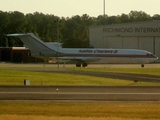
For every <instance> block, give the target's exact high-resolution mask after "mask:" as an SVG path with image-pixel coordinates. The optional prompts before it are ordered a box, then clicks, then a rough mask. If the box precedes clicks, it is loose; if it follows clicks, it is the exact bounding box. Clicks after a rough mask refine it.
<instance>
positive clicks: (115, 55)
mask: <svg viewBox="0 0 160 120" xmlns="http://www.w3.org/2000/svg"><path fill="white" fill-rule="evenodd" d="M66 56H67V57H130V58H156V57H155V56H153V55H152V56H148V55H127V54H126V55H124V54H62V53H60V54H59V57H66Z"/></svg>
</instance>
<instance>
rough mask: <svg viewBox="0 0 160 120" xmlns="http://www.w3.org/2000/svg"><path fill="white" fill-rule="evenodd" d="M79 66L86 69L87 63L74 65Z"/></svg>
mask: <svg viewBox="0 0 160 120" xmlns="http://www.w3.org/2000/svg"><path fill="white" fill-rule="evenodd" d="M81 65H82V66H83V67H86V66H87V63H82V64H81V63H76V67H81Z"/></svg>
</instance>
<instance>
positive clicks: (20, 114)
mask: <svg viewBox="0 0 160 120" xmlns="http://www.w3.org/2000/svg"><path fill="white" fill-rule="evenodd" d="M0 104H1V106H0V120H4V119H5V120H17V119H18V120H25V119H27V120H28V119H30V120H35V119H38V120H47V119H49V120H53V119H54V120H73V119H74V120H75V119H76V120H82V119H83V120H106V119H107V120H144V119H145V120H146V119H147V120H159V119H160V103H159V102H146V103H145V102H142V103H139V102H76V101H73V102H58V101H57V102H55V101H0Z"/></svg>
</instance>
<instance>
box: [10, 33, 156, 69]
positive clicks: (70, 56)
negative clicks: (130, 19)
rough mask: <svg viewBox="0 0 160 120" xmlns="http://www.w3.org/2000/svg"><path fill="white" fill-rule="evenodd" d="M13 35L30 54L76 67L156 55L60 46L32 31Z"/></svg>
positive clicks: (142, 59) (147, 59)
mask: <svg viewBox="0 0 160 120" xmlns="http://www.w3.org/2000/svg"><path fill="white" fill-rule="evenodd" d="M7 36H14V37H18V38H20V40H21V41H22V42H23V43H24V45H25V46H27V47H28V48H29V49H30V51H31V53H30V55H31V56H33V57H36V58H41V59H44V60H55V61H58V62H64V63H65V62H69V61H72V62H74V63H75V64H76V67H81V66H83V67H86V66H87V65H88V64H91V63H100V64H101V63H128V64H134V63H138V64H141V67H144V65H145V64H146V63H150V62H154V61H156V60H157V59H158V57H157V56H155V55H153V54H152V53H151V52H148V51H146V50H138V49H102V48H62V47H60V44H54V43H50V44H49V43H45V42H43V41H42V40H41V39H39V38H38V37H36V36H35V35H34V34H33V33H22V34H18V33H16V34H8V35H7Z"/></svg>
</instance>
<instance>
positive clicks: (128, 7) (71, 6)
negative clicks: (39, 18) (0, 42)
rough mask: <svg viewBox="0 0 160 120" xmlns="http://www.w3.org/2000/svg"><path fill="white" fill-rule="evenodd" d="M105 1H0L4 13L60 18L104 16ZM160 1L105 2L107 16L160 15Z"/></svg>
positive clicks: (108, 0)
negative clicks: (34, 14) (141, 12)
mask: <svg viewBox="0 0 160 120" xmlns="http://www.w3.org/2000/svg"><path fill="white" fill-rule="evenodd" d="M103 3H104V0H0V10H1V11H3V12H6V11H7V12H9V11H11V12H13V11H19V12H22V13H24V14H27V13H34V12H41V13H43V14H53V15H55V16H59V17H72V16H75V15H80V16H81V15H83V14H88V15H89V16H90V17H97V16H99V15H103V14H104V5H103ZM159 6H160V0H105V14H107V15H109V16H113V15H115V16H117V15H121V14H122V13H124V14H129V13H130V11H143V12H145V13H147V14H149V15H151V16H153V15H154V14H160V7H159Z"/></svg>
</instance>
